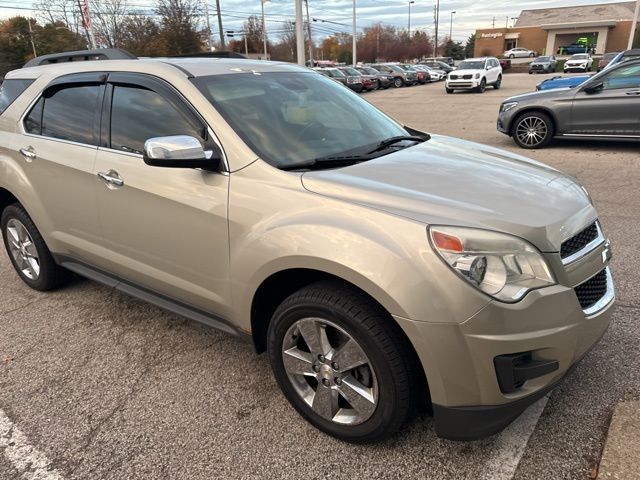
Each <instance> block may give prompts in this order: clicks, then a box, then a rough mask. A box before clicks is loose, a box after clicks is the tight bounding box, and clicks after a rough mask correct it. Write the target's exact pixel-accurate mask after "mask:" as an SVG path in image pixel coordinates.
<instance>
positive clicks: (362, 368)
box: [282, 318, 378, 425]
mask: <svg viewBox="0 0 640 480" xmlns="http://www.w3.org/2000/svg"><path fill="white" fill-rule="evenodd" d="M282 360H283V364H284V369H285V371H286V374H287V377H288V379H289V381H290V382H291V385H292V386H293V388H294V390H295V391H296V392H297V394H298V395H299V396H300V398H301V399H302V400H303V401H304V402H305V403H306V404H307V405H308V406H309V407H311V409H313V411H314V412H315V413H316V414H318V415H319V416H321V417H322V418H324V419H326V420H329V421H332V422H335V423H338V424H342V425H359V424H361V423H364V422H366V421H367V420H368V419H369V418H370V417H371V416H372V415H373V413H374V412H375V410H376V407H377V403H378V381H377V379H376V375H375V372H374V370H373V366H372V364H371V361H370V360H369V358H368V357H367V355H366V354H365V353H364V350H363V349H362V347H361V346H360V345H359V344H358V342H357V341H356V340H355V339H354V338H353V337H352V336H351V335H349V334H348V333H347V332H346V331H345V330H344V329H342V328H341V327H339V326H338V325H336V324H335V323H333V322H331V321H329V320H326V319H322V318H302V319H300V320H298V321H296V322H295V323H293V325H291V327H289V329H288V331H287V333H286V335H285V337H284V341H283V343H282Z"/></svg>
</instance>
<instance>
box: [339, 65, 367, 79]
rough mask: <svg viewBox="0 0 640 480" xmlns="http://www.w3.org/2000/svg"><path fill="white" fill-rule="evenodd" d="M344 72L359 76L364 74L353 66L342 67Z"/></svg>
mask: <svg viewBox="0 0 640 480" xmlns="http://www.w3.org/2000/svg"><path fill="white" fill-rule="evenodd" d="M342 71H343V72H346V73H347V74H348V75H354V76H356V77H359V76H360V75H362V74H361V73H360V72H359V71H358V70H356V69H355V68H351V67H344V68H343V69H342Z"/></svg>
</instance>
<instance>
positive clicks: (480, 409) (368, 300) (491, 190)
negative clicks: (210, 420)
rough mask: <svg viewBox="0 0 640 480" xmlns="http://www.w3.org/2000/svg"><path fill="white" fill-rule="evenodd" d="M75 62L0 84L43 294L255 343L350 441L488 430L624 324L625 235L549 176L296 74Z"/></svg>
mask: <svg viewBox="0 0 640 480" xmlns="http://www.w3.org/2000/svg"><path fill="white" fill-rule="evenodd" d="M84 54H86V52H85V53H84ZM103 55H104V54H103ZM106 56H108V55H106ZM65 59H68V58H64V55H58V56H54V57H39V58H37V59H36V60H35V63H40V64H44V65H40V66H31V65H27V67H26V68H22V69H19V70H16V71H13V72H11V73H10V74H8V75H7V77H6V80H5V82H4V83H3V85H2V87H1V89H0V112H1V114H0V211H1V212H2V217H1V228H2V234H3V239H4V243H5V245H6V248H7V251H8V254H9V258H10V260H11V262H12V263H13V265H14V267H15V269H16V271H17V273H18V275H19V276H20V278H21V279H22V280H23V281H24V282H25V283H27V285H29V286H30V287H32V288H35V289H38V290H48V289H52V288H55V287H59V286H61V285H63V284H64V282H65V281H66V280H67V279H68V277H69V275H70V272H75V273H77V274H80V275H82V276H85V277H88V278H90V279H93V280H96V281H98V282H101V283H104V284H106V285H108V286H110V287H112V288H115V289H117V290H120V291H122V292H125V293H128V294H130V295H133V296H135V297H139V298H141V299H144V300H147V301H149V302H151V303H154V304H156V305H158V306H160V307H162V308H165V309H167V310H170V311H172V312H175V313H177V314H180V315H183V316H185V317H188V318H191V319H194V320H197V321H200V322H203V323H206V324H208V325H211V326H213V327H216V328H219V329H221V330H224V331H226V332H228V333H230V334H232V335H237V336H240V337H245V338H247V339H249V340H250V341H251V342H253V343H254V344H255V347H256V349H257V351H258V352H262V351H267V352H268V354H269V358H270V361H271V364H272V367H273V372H274V375H275V378H276V380H277V382H278V384H279V385H280V387H281V388H282V391H283V392H284V394H285V396H286V397H287V399H288V400H289V402H291V404H292V405H293V407H294V408H295V409H296V410H297V411H298V412H299V413H300V414H301V415H302V416H303V417H304V418H306V419H307V420H308V421H309V422H311V423H312V424H313V425H315V426H316V427H318V428H319V429H321V430H322V431H324V432H327V433H329V434H331V435H334V436H336V437H338V438H341V439H344V440H347V441H352V442H367V441H376V440H379V439H381V438H383V437H386V436H388V435H391V434H392V433H394V432H395V431H397V430H398V429H399V428H400V427H402V425H404V424H405V423H406V422H407V421H408V420H409V419H410V418H411V415H412V413H413V412H414V411H415V410H416V407H421V406H424V404H427V405H428V406H430V407H432V410H433V414H434V419H435V428H436V432H437V433H438V434H439V435H440V436H443V437H446V438H454V439H471V438H478V437H481V436H485V435H489V434H492V433H495V432H497V431H499V430H500V429H502V428H503V427H504V426H506V425H507V424H508V423H509V422H511V421H512V420H513V419H514V418H515V417H517V416H518V415H519V414H520V413H521V412H522V411H523V410H524V409H525V408H526V407H527V405H529V404H531V403H532V402H534V401H535V400H536V399H538V398H540V397H541V396H543V395H544V394H546V393H547V392H548V391H549V390H550V389H551V388H553V386H554V385H556V384H557V383H558V382H559V381H560V379H561V378H562V377H563V376H564V375H565V374H566V373H567V372H568V370H569V369H570V368H571V367H572V365H574V364H575V363H576V362H577V361H578V360H579V359H580V358H581V357H582V356H583V355H584V354H585V353H586V352H587V351H588V350H589V348H590V347H591V346H592V345H594V343H595V342H596V341H597V340H598V339H599V338H600V336H601V335H602V334H603V332H604V331H605V329H606V328H607V324H608V323H609V319H610V315H611V310H612V309H611V307H612V305H613V303H614V288H613V282H612V278H611V273H610V271H609V267H608V264H609V258H610V249H609V243H608V241H607V240H606V237H605V236H604V234H603V230H602V228H601V226H600V223H599V221H598V218H597V214H596V210H595V209H594V207H593V205H592V203H591V199H590V197H589V195H588V194H587V192H586V190H585V189H584V188H583V187H582V186H581V185H579V184H578V183H576V181H575V180H574V179H572V178H570V177H568V176H567V175H564V174H563V173H561V172H559V171H557V170H555V169H553V168H550V167H548V166H545V165H543V164H541V163H537V162H535V161H532V160H529V159H527V158H525V157H522V156H519V155H515V154H512V153H509V152H505V151H502V150H498V149H495V148H491V147H488V146H484V145H479V144H475V143H470V142H466V141H462V140H457V139H454V138H449V137H443V136H439V135H428V134H426V133H423V132H419V131H417V130H414V129H411V128H409V127H406V126H403V125H401V124H400V123H398V122H396V121H394V120H393V119H391V118H389V117H388V116H386V115H385V114H384V113H382V112H380V111H379V110H377V109H376V108H374V107H373V106H371V105H370V104H369V103H367V102H366V101H365V100H363V99H362V98H360V97H359V96H358V95H356V94H354V93H352V92H350V91H349V90H348V89H347V88H345V87H344V86H342V85H339V84H337V83H335V82H333V81H332V80H330V79H328V78H325V77H323V76H322V75H320V74H318V73H315V72H313V71H312V70H309V69H305V68H300V67H297V66H293V65H289V64H284V63H271V62H264V61H263V62H259V61H250V60H243V59H210V58H205V59H203V58H180V59H149V60H142V59H127V58H121V59H106V60H100V61H85V62H77V61H74V62H63V61H62V60H65ZM56 61H57V63H53V62H56ZM46 63H49V64H46ZM32 64H33V63H32Z"/></svg>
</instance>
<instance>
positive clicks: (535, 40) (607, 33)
mask: <svg viewBox="0 0 640 480" xmlns="http://www.w3.org/2000/svg"><path fill="white" fill-rule="evenodd" d="M635 4H636V2H635V1H633V2H619V3H601V4H595V5H582V6H576V7H559V8H541V9H535V10H523V11H522V12H521V13H520V16H519V17H518V20H517V21H516V24H515V26H514V27H511V28H487V29H481V30H477V31H476V43H475V50H474V55H475V56H485V55H490V56H500V55H502V53H503V52H504V51H505V50H509V49H511V48H514V47H523V48H528V49H530V50H534V51H536V52H538V53H539V54H555V53H557V52H558V49H559V48H560V47H562V46H565V45H570V44H572V43H575V42H576V40H577V39H578V38H583V37H586V38H589V39H590V41H593V43H594V44H595V53H596V54H602V53H605V52H617V51H620V50H624V49H626V48H627V42H628V40H629V33H630V32H631V23H632V20H633V13H634V10H635Z"/></svg>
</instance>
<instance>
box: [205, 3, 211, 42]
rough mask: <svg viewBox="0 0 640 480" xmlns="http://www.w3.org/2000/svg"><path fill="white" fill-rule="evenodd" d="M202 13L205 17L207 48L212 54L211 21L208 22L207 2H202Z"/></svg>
mask: <svg viewBox="0 0 640 480" xmlns="http://www.w3.org/2000/svg"><path fill="white" fill-rule="evenodd" d="M204 11H205V14H206V15H207V47H208V48H209V51H210V52H213V43H212V42H211V21H210V20H209V0H204Z"/></svg>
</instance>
